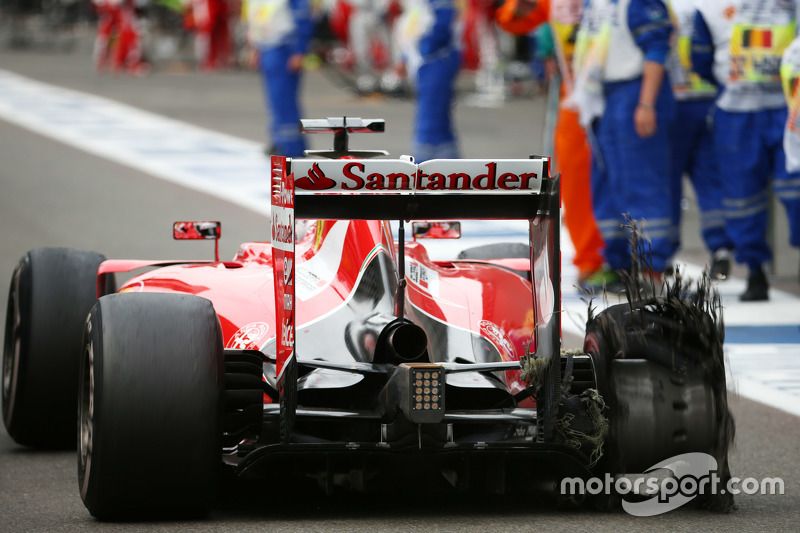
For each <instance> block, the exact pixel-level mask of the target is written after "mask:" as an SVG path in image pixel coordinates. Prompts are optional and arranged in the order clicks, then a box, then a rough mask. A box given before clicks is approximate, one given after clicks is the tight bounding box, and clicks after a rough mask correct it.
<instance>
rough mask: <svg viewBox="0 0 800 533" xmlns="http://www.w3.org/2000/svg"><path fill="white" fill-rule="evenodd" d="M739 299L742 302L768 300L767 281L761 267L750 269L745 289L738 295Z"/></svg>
mask: <svg viewBox="0 0 800 533" xmlns="http://www.w3.org/2000/svg"><path fill="white" fill-rule="evenodd" d="M739 300H741V301H743V302H763V301H765V300H769V282H768V281H767V275H766V274H765V273H764V270H763V269H761V268H758V269H757V270H752V269H751V270H750V276H749V277H748V278H747V290H746V291H744V292H743V293H742V294H741V296H739Z"/></svg>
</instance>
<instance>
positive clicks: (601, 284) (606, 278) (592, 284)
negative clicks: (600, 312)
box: [578, 267, 625, 294]
mask: <svg viewBox="0 0 800 533" xmlns="http://www.w3.org/2000/svg"><path fill="white" fill-rule="evenodd" d="M578 287H580V289H581V290H582V291H585V292H589V293H592V294H595V293H600V292H602V291H604V290H605V291H606V292H613V293H620V292H623V291H624V290H625V285H624V284H623V283H622V278H620V276H619V274H617V272H616V271H614V270H611V269H610V268H608V267H603V268H600V269H598V270H595V271H594V272H592V273H591V274H588V275H586V276H582V277H580V278H578Z"/></svg>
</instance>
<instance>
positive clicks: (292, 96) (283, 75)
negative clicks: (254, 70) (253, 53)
mask: <svg viewBox="0 0 800 533" xmlns="http://www.w3.org/2000/svg"><path fill="white" fill-rule="evenodd" d="M291 55H292V49H291V47H289V46H285V45H284V46H276V47H272V48H262V49H261V51H260V57H259V70H260V71H261V78H262V80H263V88H264V100H265V102H266V104H267V110H268V112H269V114H270V115H271V120H270V125H269V129H268V132H267V133H268V135H269V137H270V138H271V139H272V145H273V146H274V147H275V148H277V151H278V154H276V155H283V156H287V157H301V156H302V155H303V151H304V150H305V149H306V143H305V140H304V139H303V136H302V134H301V133H300V118H301V117H300V101H299V98H300V80H301V75H300V71H298V72H291V71H290V70H289V69H288V68H287V64H288V62H289V57H291Z"/></svg>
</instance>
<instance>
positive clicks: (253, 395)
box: [3, 118, 732, 519]
mask: <svg viewBox="0 0 800 533" xmlns="http://www.w3.org/2000/svg"><path fill="white" fill-rule="evenodd" d="M303 127H304V130H305V131H307V132H315V131H317V132H319V131H326V132H332V133H334V135H335V137H334V139H335V141H334V149H333V150H331V151H328V152H315V153H313V154H311V155H314V156H317V157H316V158H307V159H296V160H291V159H286V158H282V157H272V159H271V172H272V175H271V181H270V182H269V186H270V187H271V197H272V215H271V221H270V222H271V234H272V235H271V237H272V238H271V242H247V243H244V244H242V245H241V246H240V248H239V250H238V252H237V253H236V255H235V257H234V258H233V259H232V260H230V261H222V260H220V259H219V257H218V254H215V255H217V257H215V259H214V260H210V261H190V262H187V261H180V262H177V261H147V260H106V259H105V258H104V257H103V256H101V255H100V254H97V253H94V252H85V251H79V250H74V249H65V248H48V249H35V250H32V251H30V252H29V253H27V254H26V255H25V256H24V257H23V258H22V260H21V261H20V263H19V265H18V267H17V268H16V270H15V271H14V273H13V277H12V280H11V287H10V293H9V299H8V313H7V322H6V328H5V344H4V351H3V419H4V422H5V425H6V428H7V429H8V432H9V434H10V435H11V436H12V437H13V438H14V439H15V440H16V441H17V442H18V443H20V444H25V445H30V446H40V447H53V446H64V445H70V444H73V445H74V443H75V440H76V437H77V443H78V472H79V486H80V493H81V497H82V499H83V501H84V503H85V505H86V507H87V508H88V510H89V512H90V513H91V514H92V515H94V516H97V517H100V518H103V519H118V518H140V517H149V516H152V515H155V514H181V515H184V514H186V513H192V512H203V511H204V510H206V509H207V508H208V507H209V506H210V505H211V504H212V502H213V498H214V494H215V487H216V486H217V483H218V482H219V480H220V476H221V475H223V474H227V475H232V476H246V475H265V476H266V475H268V476H281V479H290V478H295V479H305V480H313V482H314V483H315V484H317V485H318V486H319V487H320V488H321V489H322V490H324V491H332V490H334V489H337V488H339V487H345V488H348V489H352V490H371V489H376V488H385V487H402V486H404V485H407V486H417V487H419V486H424V487H425V488H426V489H433V490H438V489H450V490H466V489H480V490H487V491H490V492H491V493H495V494H496V493H503V492H505V491H519V490H525V489H526V488H529V487H542V486H549V487H554V488H555V487H557V486H558V483H559V481H560V480H561V479H563V478H565V477H581V478H588V477H589V476H593V475H597V474H598V473H606V472H608V473H612V474H624V473H630V472H642V471H644V469H646V468H648V467H649V466H651V465H653V464H655V463H657V462H658V461H660V460H663V459H666V458H668V457H671V456H673V455H675V454H678V453H683V452H707V453H709V454H711V455H713V456H714V457H716V458H717V460H718V462H719V464H720V468H723V469H727V462H726V459H727V442H728V439H729V436H730V433H731V431H732V422H731V420H730V416H729V414H728V409H727V404H726V396H725V373H724V368H723V367H722V333H721V329H720V328H719V327H718V326H717V322H716V320H715V319H716V315H715V312H716V307H715V306H714V305H713V301H709V300H708V299H707V298H702V297H699V296H697V295H696V294H695V295H694V296H692V295H689V294H688V292H687V291H686V290H685V288H682V287H672V288H671V289H669V290H668V292H667V295H666V297H664V296H662V297H648V298H638V297H636V298H629V300H630V301H629V302H628V303H626V304H620V305H616V306H611V307H609V308H607V309H606V310H604V311H602V312H600V313H599V314H597V316H593V317H591V318H590V320H589V322H588V324H587V333H586V341H585V350H584V353H572V352H567V351H564V350H562V349H561V327H560V316H561V315H560V310H561V298H560V266H559V263H560V251H559V227H560V215H559V205H560V198H559V177H558V176H551V175H550V172H549V160H548V159H547V158H541V157H531V158H527V159H518V160H433V161H427V162H424V163H421V164H416V163H415V162H414V161H413V159H412V158H410V157H401V158H399V159H378V158H371V156H373V155H375V154H373V153H369V152H364V151H353V150H350V149H349V147H348V135H349V134H351V133H353V132H367V131H382V130H383V121H380V120H366V119H364V120H362V119H354V118H347V119H327V120H311V121H303ZM266 182H267V180H266V179H265V186H267V183H266ZM475 218H479V219H519V220H527V221H528V228H529V237H530V238H529V244H528V245H521V244H517V245H511V244H491V245H486V246H480V247H474V248H468V249H466V250H464V251H463V252H461V253H460V254H459V257H458V258H454V259H452V260H446V261H443V260H432V259H430V257H429V254H428V253H427V251H426V246H425V245H424V244H423V242H422V239H417V237H422V236H423V234H424V236H427V237H433V236H438V237H440V238H449V237H456V236H458V233H459V229H458V224H457V223H455V222H454V219H475ZM390 221H394V223H395V224H396V225H397V226H396V227H397V230H396V231H397V236H396V237H395V230H394V229H393V228H392V226H391V224H390ZM410 221H423V223H421V224H414V223H412V224H411V229H412V235H411V237H412V238H411V239H406V230H407V229H408V228H407V227H406V225H407V224H408V223H409V222H410ZM266 227H267V225H266V224H265V228H266ZM173 232H174V236H175V238H178V239H219V237H220V224H219V223H218V222H206V221H203V222H177V223H175V226H174V228H173ZM145 267H146V268H148V269H149V270H147V271H146V272H145V273H143V274H139V275H137V276H135V277H132V278H130V279H129V280H128V281H127V282H125V283H124V284H123V285H122V286H121V287H120V288H119V289H118V290H117V289H116V288H115V274H117V273H122V272H129V271H133V270H136V269H139V268H145ZM87 315H88V318H87ZM76 412H77V423H76V415H75V413H76ZM76 428H77V431H76ZM76 432H77V435H76Z"/></svg>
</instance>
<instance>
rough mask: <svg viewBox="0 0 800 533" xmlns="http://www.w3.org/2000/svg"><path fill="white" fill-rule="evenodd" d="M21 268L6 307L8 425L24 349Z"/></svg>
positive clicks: (5, 412) (5, 416) (5, 414)
mask: <svg viewBox="0 0 800 533" xmlns="http://www.w3.org/2000/svg"><path fill="white" fill-rule="evenodd" d="M20 272H21V269H17V270H16V271H15V272H14V278H13V279H12V281H11V290H10V291H9V294H8V308H7V309H6V331H5V343H4V346H3V419H4V420H5V423H6V426H8V425H10V424H11V417H12V415H13V413H14V397H15V396H16V383H17V374H18V373H19V358H20V353H21V351H22V338H21V331H22V328H21V326H22V316H21V314H20V309H19V277H20Z"/></svg>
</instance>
